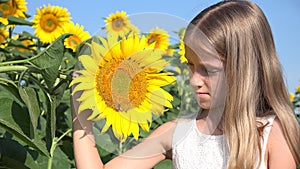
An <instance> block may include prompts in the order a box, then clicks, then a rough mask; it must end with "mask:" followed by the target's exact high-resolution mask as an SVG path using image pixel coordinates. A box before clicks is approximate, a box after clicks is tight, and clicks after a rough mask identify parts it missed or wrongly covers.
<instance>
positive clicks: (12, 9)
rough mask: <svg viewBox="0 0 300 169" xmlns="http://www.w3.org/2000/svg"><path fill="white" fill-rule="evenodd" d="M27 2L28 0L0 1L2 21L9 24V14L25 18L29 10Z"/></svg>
mask: <svg viewBox="0 0 300 169" xmlns="http://www.w3.org/2000/svg"><path fill="white" fill-rule="evenodd" d="M26 4H27V2H26V1H25V0H8V1H7V2H4V3H0V12H1V13H2V16H1V20H0V21H1V23H3V24H5V25H7V24H8V21H7V17H8V16H15V17H18V18H22V19H25V18H26V15H25V13H26V12H27V6H26Z"/></svg>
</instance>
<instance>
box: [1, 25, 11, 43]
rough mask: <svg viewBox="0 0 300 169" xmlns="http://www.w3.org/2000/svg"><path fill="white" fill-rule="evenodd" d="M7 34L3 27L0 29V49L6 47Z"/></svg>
mask: <svg viewBox="0 0 300 169" xmlns="http://www.w3.org/2000/svg"><path fill="white" fill-rule="evenodd" d="M8 35H9V33H8V30H7V29H6V28H5V27H0V43H1V44H0V48H4V47H5V46H6V45H7V42H6V38H7V37H8Z"/></svg>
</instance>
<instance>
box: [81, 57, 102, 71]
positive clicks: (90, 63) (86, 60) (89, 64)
mask: <svg viewBox="0 0 300 169" xmlns="http://www.w3.org/2000/svg"><path fill="white" fill-rule="evenodd" d="M78 59H79V61H80V62H81V63H82V65H83V66H84V68H85V69H86V70H88V71H89V72H91V73H92V74H95V73H96V72H97V68H98V66H97V64H96V63H95V61H94V60H93V58H92V57H90V56H87V55H81V56H79V58H78Z"/></svg>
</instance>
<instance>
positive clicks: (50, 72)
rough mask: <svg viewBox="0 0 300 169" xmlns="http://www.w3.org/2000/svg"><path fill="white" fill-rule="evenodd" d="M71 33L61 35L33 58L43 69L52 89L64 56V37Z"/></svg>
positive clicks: (48, 84) (43, 73)
mask: <svg viewBox="0 0 300 169" xmlns="http://www.w3.org/2000/svg"><path fill="white" fill-rule="evenodd" d="M70 35H71V34H64V35H61V36H60V37H59V38H57V39H56V40H55V41H54V42H53V43H52V44H51V45H49V46H48V47H47V48H46V49H45V50H43V51H42V52H41V53H39V54H38V55H37V56H36V58H35V59H33V60H32V63H33V64H34V65H36V66H37V67H38V68H39V69H40V70H41V74H42V76H43V78H44V79H45V83H46V85H47V87H48V88H49V90H50V91H52V90H53V87H54V83H55V80H56V78H57V76H58V74H59V67H60V65H61V62H62V60H63V57H64V50H65V48H64V39H65V38H67V37H69V36H70Z"/></svg>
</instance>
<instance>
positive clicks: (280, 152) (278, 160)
mask: <svg viewBox="0 0 300 169" xmlns="http://www.w3.org/2000/svg"><path fill="white" fill-rule="evenodd" d="M267 147H268V168H269V169H282V168H284V169H295V168H296V162H295V160H294V158H293V155H292V153H291V151H290V149H289V146H288V144H287V142H286V139H285V137H284V135H283V131H282V127H281V124H280V122H279V120H278V119H277V118H276V119H275V120H274V122H273V126H272V129H271V132H270V135H269V139H268V144H267Z"/></svg>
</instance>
